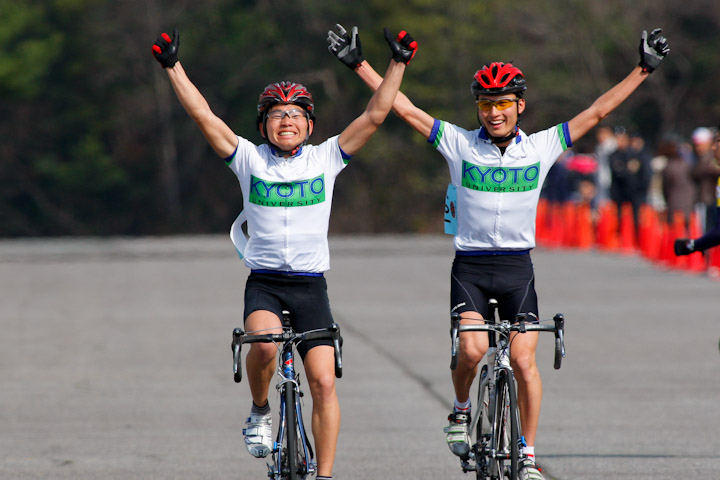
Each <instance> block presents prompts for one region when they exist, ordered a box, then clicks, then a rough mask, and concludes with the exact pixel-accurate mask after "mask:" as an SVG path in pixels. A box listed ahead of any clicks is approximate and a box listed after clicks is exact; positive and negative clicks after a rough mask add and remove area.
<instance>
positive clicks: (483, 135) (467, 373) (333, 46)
mask: <svg viewBox="0 0 720 480" xmlns="http://www.w3.org/2000/svg"><path fill="white" fill-rule="evenodd" d="M336 30H337V33H336V32H333V31H330V32H328V42H329V43H330V51H331V52H332V53H333V54H335V55H336V56H337V57H338V59H339V60H340V61H341V62H343V63H344V64H345V65H347V66H348V67H350V68H351V69H352V70H353V71H355V72H356V73H357V74H358V76H360V78H361V79H362V80H363V81H364V82H365V83H366V84H367V85H368V86H369V87H370V88H371V89H373V90H374V89H376V88H377V87H378V85H379V84H380V82H381V81H382V77H381V76H380V75H379V74H378V73H377V72H375V70H373V68H372V67H371V66H370V64H369V63H368V62H367V61H359V62H358V61H356V60H355V59H356V58H362V55H361V53H360V42H359V39H358V38H357V37H358V33H357V28H353V30H352V32H351V34H348V33H347V32H346V31H345V29H343V28H342V27H341V26H339V25H338V26H336ZM660 32H661V31H660V29H656V30H654V31H652V32H651V33H650V34H649V35H648V34H647V32H643V33H642V36H641V41H640V63H639V65H638V66H637V67H636V68H635V69H633V70H632V72H630V74H629V75H628V76H627V77H626V78H625V79H624V80H622V81H621V82H620V83H618V84H617V85H616V86H614V87H613V88H611V89H610V90H609V91H608V92H606V93H604V94H603V95H601V96H600V97H599V98H598V99H597V100H595V101H594V102H593V103H592V105H590V107H588V108H587V109H586V110H584V111H582V112H580V113H579V114H578V115H577V116H575V117H574V118H573V119H571V120H570V121H569V122H565V123H561V124H559V125H556V126H553V127H551V128H548V129H547V130H543V131H540V132H537V133H534V134H531V135H528V134H526V133H525V132H523V131H522V130H520V127H519V119H520V116H521V115H522V113H523V112H524V111H525V108H526V102H525V99H524V98H523V94H524V92H525V90H526V83H525V77H524V75H523V73H522V72H521V71H520V70H519V69H518V68H517V67H515V66H513V65H512V64H509V63H501V62H493V63H490V64H488V65H485V66H484V67H482V68H481V69H480V70H478V71H477V72H476V73H475V75H474V78H473V83H472V86H471V92H472V95H473V97H474V98H475V102H476V104H477V115H478V120H479V122H480V128H478V129H475V130H465V129H463V128H461V127H458V126H456V125H453V124H451V123H448V122H446V121H442V120H438V119H435V118H433V117H432V116H430V115H429V114H428V113H426V112H424V111H423V110H421V109H420V108H418V107H417V106H415V105H414V104H413V103H412V102H411V101H410V100H409V99H408V97H407V96H405V95H404V94H403V93H402V92H400V93H398V95H397V97H396V98H395V103H394V104H393V111H394V112H395V114H396V115H398V116H399V117H400V118H402V119H403V120H404V121H405V122H407V123H408V124H409V125H410V126H411V127H413V128H414V129H415V130H417V131H418V132H419V133H420V134H421V135H423V137H425V138H426V139H427V141H428V142H429V143H430V144H432V145H433V146H434V147H435V148H436V149H437V150H438V151H439V152H440V153H441V154H442V155H443V157H445V159H446V161H447V162H448V165H449V167H450V178H451V183H450V186H449V188H448V195H447V200H448V205H446V209H445V210H446V212H447V213H446V232H447V233H451V234H453V235H454V237H455V238H454V246H455V250H456V256H455V260H454V262H453V267H452V272H451V308H452V310H453V311H455V312H458V313H462V314H463V317H465V318H472V319H474V320H465V322H468V323H470V322H481V321H482V318H483V317H484V316H486V315H487V300H488V298H490V297H494V298H496V299H497V300H498V301H499V305H500V314H501V316H502V318H504V319H512V318H514V317H515V314H516V313H519V312H524V313H529V314H532V315H537V313H538V307H537V296H536V292H535V287H534V273H533V266H532V262H531V260H530V255H529V252H530V250H531V249H532V248H533V247H535V215H536V210H537V203H538V199H539V195H540V189H541V187H542V183H543V181H544V179H545V176H546V175H547V172H548V170H549V169H550V167H551V166H552V165H553V163H554V162H555V160H556V159H557V158H558V156H559V155H560V154H561V153H562V152H563V151H564V150H566V149H567V148H568V147H570V146H572V142H573V141H576V140H578V139H579V138H581V137H582V136H583V135H585V134H586V133H587V132H588V131H590V129H592V128H593V127H595V126H596V125H597V124H598V123H599V122H600V121H601V120H602V119H603V118H605V117H606V116H607V115H609V114H610V112H612V111H613V110H614V109H615V108H617V106H618V105H620V104H621V103H622V102H623V101H624V100H625V99H626V98H627V97H628V96H629V95H630V94H631V93H632V92H633V91H634V90H635V89H636V88H637V87H638V86H639V85H640V84H641V83H642V82H644V81H645V79H646V78H647V77H648V75H649V74H650V73H651V72H652V71H653V70H654V69H655V68H657V67H658V66H659V64H660V62H661V61H662V60H663V58H664V57H665V55H666V54H667V53H668V52H669V49H668V46H667V41H666V39H665V38H664V37H662V36H661V35H660ZM352 46H355V48H354V49H353V48H352ZM455 212H456V215H454V213H455ZM537 341H538V335H537V334H532V333H526V334H523V335H519V336H517V337H515V339H514V341H513V355H512V357H513V367H514V368H515V371H516V373H517V381H518V392H519V395H518V396H519V404H520V414H521V423H522V427H523V432H524V435H525V440H526V442H527V446H526V447H525V448H524V452H523V454H524V459H523V466H522V469H521V472H522V474H523V478H542V474H540V472H539V471H538V469H537V468H536V466H535V463H534V452H535V450H534V444H535V436H536V432H537V424H538V418H539V415H540V402H541V398H542V382H541V380H540V375H539V372H538V368H537V366H536V363H535V349H536V345H537ZM487 342H488V340H487V335H485V334H481V333H465V334H463V337H462V340H461V342H460V357H459V362H458V366H457V368H456V370H454V371H453V372H452V381H453V385H454V389H455V405H454V409H453V412H452V413H451V414H450V416H449V422H450V424H449V426H448V427H447V428H446V429H445V431H446V433H447V442H448V446H449V447H450V450H451V451H452V452H453V453H455V454H456V455H459V456H461V457H463V456H467V455H468V452H469V445H468V442H469V438H468V432H467V430H468V424H469V423H470V396H469V395H470V387H471V385H472V383H473V380H474V378H475V376H476V374H477V366H478V363H479V362H480V361H481V359H482V357H483V355H484V354H485V352H486V350H487V348H488V343H487Z"/></svg>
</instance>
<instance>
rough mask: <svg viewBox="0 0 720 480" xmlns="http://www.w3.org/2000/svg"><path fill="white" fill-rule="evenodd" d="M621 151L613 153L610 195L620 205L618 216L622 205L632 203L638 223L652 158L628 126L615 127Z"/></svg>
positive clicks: (616, 139) (611, 158)
mask: <svg viewBox="0 0 720 480" xmlns="http://www.w3.org/2000/svg"><path fill="white" fill-rule="evenodd" d="M615 141H616V142H617V150H615V151H614V152H613V153H611V154H610V173H611V184H610V198H611V200H613V201H614V202H615V203H616V204H617V208H618V218H619V216H620V212H621V209H622V205H623V204H625V203H629V204H631V205H632V210H633V219H634V220H635V226H636V227H637V224H638V214H639V212H640V205H642V204H643V203H645V202H646V198H647V191H648V185H649V182H650V175H651V173H652V172H651V170H650V158H649V155H648V154H647V153H646V152H643V151H642V150H641V151H636V150H635V149H634V148H633V147H632V145H631V138H630V135H629V134H628V132H627V130H626V129H625V128H624V127H616V128H615Z"/></svg>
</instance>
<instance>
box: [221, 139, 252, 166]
mask: <svg viewBox="0 0 720 480" xmlns="http://www.w3.org/2000/svg"><path fill="white" fill-rule="evenodd" d="M237 138H238V145H237V147H236V148H235V152H233V154H232V155H230V156H229V157H226V158H225V164H226V165H227V166H228V167H230V170H232V171H233V172H235V175H239V174H241V173H242V172H243V170H244V169H246V168H247V165H248V160H249V158H250V152H254V151H256V150H257V148H259V147H258V146H257V145H255V144H254V143H252V142H250V141H249V140H246V139H244V138H242V137H240V136H238V137H237Z"/></svg>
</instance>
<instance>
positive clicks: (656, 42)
mask: <svg viewBox="0 0 720 480" xmlns="http://www.w3.org/2000/svg"><path fill="white" fill-rule="evenodd" d="M661 31H662V30H661V29H659V28H656V29H655V30H653V31H652V32H651V33H650V35H649V36H648V34H647V32H646V31H643V33H642V36H641V38H640V63H639V64H638V66H637V67H635V68H634V69H633V71H632V72H630V74H629V75H628V76H627V77H625V79H624V80H622V81H621V82H620V83H618V84H617V85H615V86H614V87H612V88H611V89H610V90H608V91H607V92H605V93H604V94H602V95H601V96H600V97H599V98H598V99H597V100H595V101H594V102H593V104H592V105H590V107H589V108H588V109H587V110H584V111H583V112H581V113H580V114H578V115H577V116H576V117H575V118H573V119H572V120H570V121H569V122H568V128H569V130H570V138H571V139H572V141H573V142H575V141H577V140H579V139H580V138H581V137H583V136H584V135H585V134H586V133H587V132H589V131H590V130H591V129H592V128H593V127H595V125H597V124H598V123H600V121H601V120H602V119H604V118H605V117H607V116H608V115H610V113H611V112H612V111H613V110H615V109H616V108H617V107H618V106H619V105H620V104H621V103H622V102H624V101H625V99H627V98H628V97H629V96H630V94H631V93H632V92H634V91H635V89H636V88H637V87H638V86H639V85H640V84H641V83H642V82H644V81H645V79H646V78H647V77H648V75H649V74H650V73H652V72H653V71H654V70H655V69H656V68H657V67H658V66H659V65H660V62H661V61H662V60H663V58H665V55H667V54H668V52H669V51H670V49H669V48H668V44H667V40H666V39H665V37H663V36H661V35H660V33H661Z"/></svg>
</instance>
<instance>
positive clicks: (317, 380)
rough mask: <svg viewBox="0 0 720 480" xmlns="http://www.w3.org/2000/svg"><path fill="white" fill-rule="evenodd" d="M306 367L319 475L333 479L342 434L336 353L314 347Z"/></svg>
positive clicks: (331, 348) (331, 349) (327, 348)
mask: <svg viewBox="0 0 720 480" xmlns="http://www.w3.org/2000/svg"><path fill="white" fill-rule="evenodd" d="M304 366H305V373H306V375H307V377H308V383H309V385H310V393H311V394H312V398H313V411H312V431H313V437H314V438H315V449H316V451H317V464H318V470H317V475H319V476H327V477H330V476H332V469H333V463H334V462H335V450H336V447H337V440H338V435H339V433H340V404H339V402H338V397H337V393H336V391H335V350H334V349H333V347H330V346H328V345H319V346H317V347H314V348H311V349H310V350H309V351H308V353H307V355H305V361H304Z"/></svg>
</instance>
